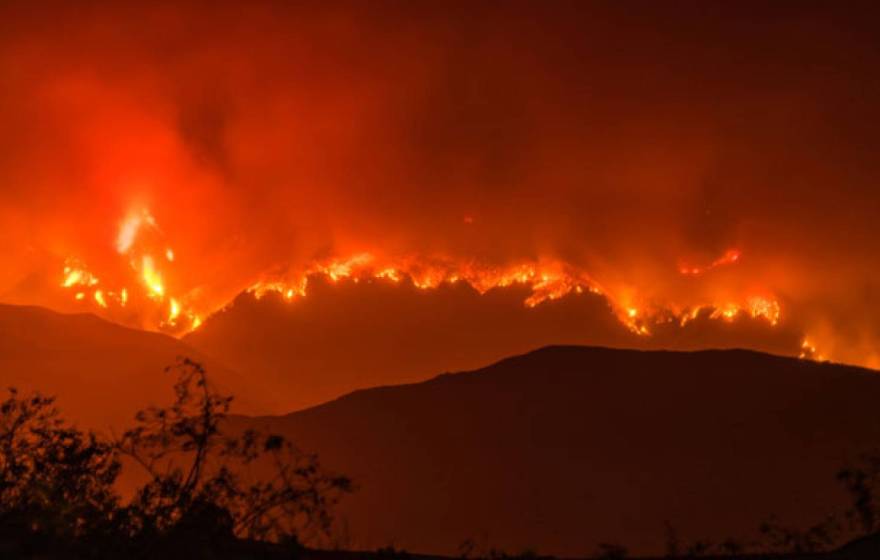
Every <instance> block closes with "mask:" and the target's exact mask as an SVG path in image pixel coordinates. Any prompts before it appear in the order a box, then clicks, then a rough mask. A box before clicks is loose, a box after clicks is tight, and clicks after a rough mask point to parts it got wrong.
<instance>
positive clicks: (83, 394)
mask: <svg viewBox="0 0 880 560" xmlns="http://www.w3.org/2000/svg"><path fill="white" fill-rule="evenodd" d="M177 356H190V357H192V358H194V359H200V360H202V361H204V362H205V365H206V366H207V367H209V368H210V370H211V377H212V381H213V382H214V383H216V384H217V385H218V386H219V387H221V388H222V389H223V390H224V391H226V392H233V393H235V394H236V395H237V399H236V404H237V405H238V410H239V411H241V412H244V413H253V412H256V411H259V410H265V409H264V408H261V407H260V406H258V403H259V397H258V396H257V395H255V393H254V392H253V391H252V390H251V389H250V387H249V384H248V383H247V382H246V379H243V378H241V377H240V376H238V375H236V374H234V373H233V372H232V371H231V370H229V369H228V368H225V367H223V366H221V365H220V364H219V362H217V361H216V360H211V359H206V358H204V357H203V356H202V354H201V353H200V352H198V351H196V350H194V349H193V348H191V347H189V346H187V345H186V344H184V343H182V342H180V341H178V340H176V339H174V338H171V337H169V336H165V335H162V334H156V333H148V332H144V331H139V330H133V329H128V328H125V327H120V326H118V325H115V324H113V323H109V322H107V321H104V320H102V319H99V318H97V317H95V316H94V315H89V314H78V315H64V314H60V313H55V312H53V311H49V310H47V309H43V308H39V307H22V306H12V305H0V387H4V388H5V387H9V386H15V387H17V388H19V389H21V390H39V391H41V392H43V393H44V394H47V395H55V396H57V397H58V406H59V407H60V408H61V410H62V411H63V412H64V413H65V415H66V416H67V417H69V418H71V419H72V420H75V421H77V422H79V423H81V424H82V425H84V426H88V427H92V428H100V429H103V428H108V427H111V426H112V427H115V428H119V427H120V426H121V425H123V424H125V423H127V422H129V421H131V420H132V415H133V414H134V411H136V410H138V409H140V408H143V407H144V406H146V405H150V404H157V403H164V402H165V401H167V400H168V395H170V394H171V386H172V384H173V381H174V379H173V377H172V376H170V375H166V374H164V373H163V372H164V369H165V367H166V366H169V365H172V364H174V363H175V361H176V357H177Z"/></svg>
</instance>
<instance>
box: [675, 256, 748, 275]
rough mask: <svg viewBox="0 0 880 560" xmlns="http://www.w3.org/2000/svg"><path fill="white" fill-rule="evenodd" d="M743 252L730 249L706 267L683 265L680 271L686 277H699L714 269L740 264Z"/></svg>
mask: <svg viewBox="0 0 880 560" xmlns="http://www.w3.org/2000/svg"><path fill="white" fill-rule="evenodd" d="M740 257H742V252H741V251H740V250H739V249H728V250H727V252H725V253H724V254H723V255H722V256H720V257H718V258H717V259H715V260H714V261H712V262H711V263H709V264H708V265H706V266H688V265H682V266H680V267H679V269H678V271H679V272H680V273H681V274H684V275H685V276H699V275H701V274H703V273H705V272H707V271H709V270H712V269H713V268H718V267H720V266H726V265H731V264H735V263H737V262H739V259H740Z"/></svg>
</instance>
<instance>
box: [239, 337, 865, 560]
mask: <svg viewBox="0 0 880 560" xmlns="http://www.w3.org/2000/svg"><path fill="white" fill-rule="evenodd" d="M877 402H880V377H878V376H877V375H876V373H875V372H872V371H869V370H863V369H858V368H852V367H844V366H838V365H832V364H820V363H814V362H808V361H801V360H796V359H789V358H781V357H776V356H771V355H766V354H760V353H755V352H747V351H702V352H694V353H680V352H657V351H652V352H639V351H623V350H609V349H600V348H588V347H550V348H545V349H542V350H538V351H535V352H532V353H529V354H526V355H523V356H518V357H514V358H510V359H506V360H503V361H501V362H499V363H497V364H494V365H492V366H489V367H486V368H483V369H480V370H477V371H473V372H468V373H460V374H446V375H441V376H439V377H436V378H434V379H432V380H430V381H427V382H423V383H418V384H413V385H403V386H395V387H381V388H375V389H370V390H364V391H358V392H355V393H352V394H350V395H347V396H345V397H343V398H340V399H338V400H335V401H333V402H330V403H327V404H325V405H322V406H318V407H315V408H311V409H308V410H304V411H301V412H297V413H294V414H290V415H287V416H283V417H264V418H259V419H250V420H248V421H247V423H248V424H251V425H253V424H256V425H259V426H261V427H263V428H268V429H272V430H276V431H280V432H283V433H285V434H287V435H289V436H291V437H293V438H295V440H296V441H297V442H298V443H299V444H300V445H301V446H302V447H303V448H305V449H308V450H312V451H316V452H317V453H318V454H319V455H320V457H321V459H322V462H323V463H324V464H325V465H328V466H329V467H331V468H333V469H337V470H340V471H342V472H345V473H347V474H349V475H351V476H352V477H354V479H355V480H356V481H357V483H358V484H359V486H360V490H359V491H358V492H357V493H356V494H355V495H354V496H352V497H350V498H348V499H347V500H346V502H345V504H344V507H343V510H344V515H345V516H346V518H347V526H348V528H349V530H350V533H351V537H352V544H353V545H354V546H356V547H359V548H372V547H376V546H384V545H387V544H389V543H394V544H395V545H396V546H398V547H404V548H406V549H409V550H415V551H419V552H425V553H447V554H448V553H453V552H454V551H455V549H456V547H457V546H458V545H459V543H461V542H462V541H463V540H464V539H466V538H474V539H475V540H477V541H478V542H486V543H489V544H490V545H491V546H496V547H499V548H503V549H506V550H509V551H518V550H522V549H524V548H527V547H534V548H537V549H538V550H539V551H540V552H542V553H549V554H555V555H560V556H567V557H577V556H584V555H586V554H589V553H591V552H592V551H594V550H595V546H596V543H597V542H621V543H625V544H626V545H627V546H628V547H629V548H630V550H631V551H632V552H634V553H636V554H657V553H661V552H662V551H663V546H664V542H665V540H664V539H665V537H664V527H663V523H664V521H668V522H669V523H671V524H672V525H673V526H675V527H676V529H677V531H678V533H679V535H680V536H681V537H682V538H683V539H685V540H687V539H690V540H695V539H699V538H711V539H721V538H724V537H753V536H755V533H756V528H757V526H758V524H759V523H760V522H761V521H764V520H765V519H767V518H768V517H769V516H770V515H771V514H775V515H777V516H779V518H780V519H781V520H782V521H783V522H784V523H786V524H789V525H792V526H795V527H797V526H806V525H807V524H809V523H813V522H815V521H817V520H819V519H820V518H821V517H822V516H824V515H825V514H827V513H829V512H832V511H836V510H837V509H838V507H839V506H840V505H842V503H843V502H844V500H845V496H844V494H843V492H842V490H841V489H840V488H839V487H838V485H837V483H836V482H835V480H834V477H835V473H836V471H837V470H838V469H839V468H840V467H841V466H842V465H843V464H844V463H845V462H846V461H847V460H848V459H849V458H851V457H853V456H854V455H855V454H857V453H858V452H860V451H862V450H865V449H867V448H869V447H871V446H873V445H875V444H877V443H880V415H878V414H877V413H876V403H877Z"/></svg>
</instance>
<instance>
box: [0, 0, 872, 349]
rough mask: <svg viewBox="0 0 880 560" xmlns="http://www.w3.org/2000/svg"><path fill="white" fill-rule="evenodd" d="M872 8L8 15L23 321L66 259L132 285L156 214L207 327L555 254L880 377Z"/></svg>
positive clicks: (314, 7) (356, 7) (135, 8)
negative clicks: (204, 311)
mask: <svg viewBox="0 0 880 560" xmlns="http://www.w3.org/2000/svg"><path fill="white" fill-rule="evenodd" d="M872 12H873V10H872V7H871V6H870V5H867V4H864V5H863V4H858V3H845V5H844V4H835V5H832V4H831V3H818V2H817V3H813V2H773V3H751V2H737V3H722V2H673V3H656V2H627V3H619V2H551V3H547V2H504V3H497V2H462V3H449V2H416V3H412V2H336V3H296V4H295V5H292V4H291V3H286V2H253V3H246V4H244V3H240V2H213V3H196V2H174V3H171V2H167V3H166V2H149V3H148V2H133V3H126V4H125V5H119V4H115V3H94V2H85V3H76V4H75V5H74V4H71V3H61V2H58V3H53V2H27V3H25V2H21V3H16V2H9V3H4V4H3V7H0V21H2V23H0V128H2V130H3V134H2V135H0V225H2V230H0V247H2V250H3V252H4V254H6V255H7V261H8V262H7V264H6V266H5V267H4V268H5V270H4V271H3V272H2V273H0V295H2V294H5V295H2V296H0V297H3V298H4V299H6V300H12V301H28V302H32V303H42V304H52V303H53V302H54V300H53V298H54V297H56V296H55V295H54V292H53V290H52V288H53V287H55V286H56V284H57V282H56V279H55V277H54V276H53V274H57V272H56V271H57V269H58V267H59V266H60V264H59V263H61V262H62V261H63V260H64V259H65V258H67V257H69V256H71V255H73V256H76V257H77V258H79V259H81V260H83V261H84V262H87V263H89V265H90V268H92V269H94V270H96V271H97V272H98V273H99V274H100V275H101V276H102V278H109V279H114V278H117V279H120V281H121V279H122V278H123V277H124V276H125V275H126V274H127V273H128V271H127V268H126V266H125V264H124V263H120V259H119V258H118V255H116V254H115V253H114V249H113V238H114V235H115V231H116V228H117V227H118V225H119V221H120V219H122V217H123V216H124V215H125V214H126V213H127V212H130V211H131V209H132V208H133V207H141V206H142V207H148V208H149V209H150V211H151V212H152V214H153V215H155V217H156V220H157V222H158V223H159V224H160V225H161V228H162V235H163V236H164V238H166V239H168V240H169V243H173V245H174V248H175V252H176V253H177V255H178V259H177V260H176V269H175V272H174V273H173V276H172V277H171V279H170V281H171V282H173V283H176V285H177V286H178V287H179V289H180V290H183V291H186V292H187V293H189V294H193V295H192V297H193V298H200V299H201V300H202V301H204V302H207V303H206V305H211V306H214V307H219V306H221V305H223V303H225V302H227V301H230V300H231V299H232V298H233V297H234V296H235V295H236V294H237V293H239V292H240V291H241V290H242V289H244V288H246V287H248V286H249V285H251V284H253V283H254V282H255V281H257V280H259V279H260V278H261V277H262V276H263V275H265V274H266V273H267V272H269V271H274V270H286V269H295V268H297V267H299V266H304V265H305V264H306V263H308V262H310V261H312V260H313V259H316V258H325V257H329V256H333V255H345V254H350V253H352V252H357V251H370V252H373V253H378V254H383V255H388V256H395V255H408V256H409V255H428V256H430V255H444V256H446V257H449V258H461V259H466V260H468V261H478V262H486V263H495V264H503V263H507V262H512V261H516V260H521V259H539V258H553V259H560V260H562V261H565V262H567V263H571V264H572V265H574V266H578V267H582V268H583V269H584V270H586V271H588V272H589V274H590V275H591V276H593V277H595V278H596V279H597V281H598V282H600V283H601V284H602V285H604V286H610V287H611V288H612V290H618V291H619V290H632V291H634V292H636V293H638V294H639V295H640V297H641V298H643V299H645V300H648V301H656V302H659V303H667V302H684V303H690V304H694V303H700V302H705V301H712V300H717V299H724V298H731V297H734V296H736V297H739V298H740V299H741V298H742V297H743V295H744V294H753V293H755V294H767V295H771V296H773V297H775V298H777V299H779V300H780V301H782V302H783V303H784V304H785V306H784V308H783V312H784V313H787V314H789V316H793V317H796V318H797V320H798V321H801V324H802V325H803V330H804V331H805V332H809V333H811V334H813V336H816V337H820V338H822V339H823V340H824V341H825V343H826V345H827V346H828V351H829V352H832V353H833V355H834V356H835V357H839V359H844V360H848V361H856V362H859V363H869V364H874V365H876V360H877V359H878V358H877V354H876V350H873V348H874V346H875V341H876V335H877V333H878V331H880V325H878V322H877V317H878V316H880V303H878V295H877V293H878V292H877V290H878V280H877V272H876V271H877V270H878V269H880V268H878V265H880V262H878V261H880V258H878V252H877V245H878V234H877V226H876V223H875V221H876V217H877V216H878V215H880V194H878V191H877V179H878V162H877V158H876V153H877V148H878V141H877V135H876V130H875V123H876V122H878V117H880V115H878V113H880V110H878V102H877V99H880V96H878V93H880V86H878V78H877V73H876V68H877V65H878V62H880V60H878V59H880V56H878V44H877V41H876V37H875V30H874V29H873V28H872V27H873V26H872V22H873V21H874V18H873V17H872V16H873V13H872ZM731 247H736V248H738V249H739V250H741V251H742V254H743V259H742V260H741V262H739V263H737V265H736V266H735V267H730V268H729V269H727V268H725V269H724V270H719V271H713V272H711V273H707V274H706V275H704V277H701V278H699V279H688V278H682V277H681V275H680V274H679V273H678V267H679V264H680V263H681V262H683V261H684V262H697V263H704V262H711V261H712V260H713V259H715V258H717V257H718V256H719V255H721V254H723V253H724V252H725V251H726V250H728V249H730V248H731ZM169 274H170V273H169ZM872 360H873V361H872Z"/></svg>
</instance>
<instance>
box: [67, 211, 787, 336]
mask: <svg viewBox="0 0 880 560" xmlns="http://www.w3.org/2000/svg"><path fill="white" fill-rule="evenodd" d="M145 227H148V228H149V231H151V232H153V233H151V234H150V236H148V237H143V236H142V233H143V232H144V231H145V229H144V228H145ZM161 237H162V236H161V231H160V229H159V226H158V223H157V221H156V219H155V218H154V217H153V215H152V213H150V211H149V210H147V209H140V210H138V211H134V212H131V213H130V214H129V215H128V217H127V218H126V219H125V220H123V221H122V222H121V223H120V226H119V231H118V233H117V237H116V250H117V253H119V254H120V255H123V256H125V257H126V258H127V259H128V264H129V267H130V268H131V270H132V271H134V272H135V273H136V274H137V278H138V280H139V282H138V284H139V287H137V288H136V287H134V286H122V287H119V289H117V290H108V289H106V288H102V289H97V287H96V286H97V285H98V284H99V280H98V278H97V277H96V276H95V275H93V274H92V273H91V272H89V271H88V269H87V268H86V267H85V266H84V265H83V264H82V263H81V262H80V261H78V260H76V259H72V258H71V259H68V260H67V261H66V263H65V267H64V276H63V279H62V283H61V285H62V287H64V288H66V289H71V288H75V289H76V293H75V299H76V300H78V301H85V300H86V297H85V296H86V291H87V290H91V295H92V299H93V300H94V302H95V304H96V305H97V306H98V307H99V308H101V309H104V310H108V311H112V308H114V307H120V308H122V307H126V306H127V305H129V304H130V302H131V301H132V294H133V291H134V292H135V293H137V296H136V298H137V299H136V301H137V302H138V305H139V306H144V305H148V304H147V302H153V304H149V305H154V306H157V307H156V312H157V313H159V317H161V318H160V319H158V320H157V321H156V322H155V323H153V324H151V325H147V326H148V327H150V326H152V328H155V329H159V330H166V331H169V332H174V333H178V334H184V333H186V332H189V331H191V330H193V329H196V328H198V327H199V325H201V324H202V316H203V313H213V312H214V311H216V309H217V308H216V307H210V306H206V305H205V304H204V302H202V303H201V306H196V305H194V303H193V301H194V299H193V297H191V296H190V295H187V294H179V293H170V292H169V288H168V284H167V283H166V281H165V273H164V272H163V271H162V270H161V269H160V264H162V263H164V265H165V266H172V265H174V264H175V263H176V255H175V253H174V250H173V249H172V248H171V247H170V246H168V245H167V244H166V243H165V242H164V240H161V239H160V238H161ZM157 239H158V241H157ZM160 242H161V244H159V243H160ZM156 255H160V256H162V257H164V258H159V259H157V258H156ZM740 256H741V253H740V251H739V250H737V249H731V250H729V251H727V252H726V253H725V254H724V255H723V256H722V257H720V258H718V259H716V260H715V261H713V262H712V263H710V264H709V265H707V266H704V267H687V268H683V269H682V272H683V273H684V274H687V275H693V274H701V273H702V272H704V271H706V270H710V269H712V268H715V267H718V266H725V265H729V264H733V263H735V262H737V261H739V259H740ZM316 276H320V277H323V278H325V279H326V280H327V281H329V282H331V283H338V282H342V281H344V280H350V281H352V282H361V281H384V282H390V283H392V284H401V283H407V284H409V285H412V286H414V287H416V288H418V289H420V290H431V289H437V288H439V287H441V286H443V285H451V284H456V283H459V282H464V283H466V284H468V285H469V286H471V287H472V288H473V289H474V290H476V291H477V292H478V293H480V294H485V293H486V292H488V291H490V290H493V289H497V288H505V287H509V286H522V287H523V288H526V289H527V290H528V293H527V295H526V296H525V298H524V300H523V305H525V306H527V307H536V306H539V305H542V304H544V303H546V302H548V301H553V300H557V299H559V298H562V297H565V296H568V295H572V294H573V295H580V294H584V293H590V294H598V295H602V296H604V297H606V298H607V300H608V302H609V303H610V305H611V307H612V310H613V312H614V313H615V315H616V316H617V318H618V319H619V320H620V322H621V324H623V325H624V326H625V327H626V328H627V329H629V330H630V331H631V332H632V333H634V334H636V335H638V336H650V335H651V332H652V325H655V324H657V323H660V322H667V321H676V322H677V323H678V324H680V325H681V326H684V325H686V324H687V323H688V322H690V321H692V320H694V319H696V318H697V317H698V316H700V314H701V313H704V312H705V313H706V315H707V316H708V317H709V318H710V319H717V320H723V321H734V320H735V319H736V318H737V317H739V316H741V315H743V316H749V317H752V318H755V319H762V320H764V321H766V322H767V323H769V324H771V325H776V324H778V322H779V320H780V316H781V307H780V305H779V303H778V302H777V301H776V300H775V299H774V298H772V297H768V296H766V295H760V296H758V295H754V296H751V297H748V298H746V299H745V300H742V301H729V300H728V301H722V302H720V303H719V302H715V301H706V302H704V303H701V304H699V305H695V306H690V307H685V308H676V307H675V306H673V305H670V304H664V303H663V302H655V301H642V300H641V299H640V298H639V297H638V291H637V290H635V289H634V288H632V287H626V288H625V289H609V288H608V287H606V286H601V285H600V284H599V283H598V282H597V281H596V280H595V279H594V278H592V277H591V276H590V275H588V274H587V273H586V272H585V271H583V270H581V269H579V268H577V267H574V266H571V265H568V264H566V263H564V262H562V261H558V260H553V259H539V260H534V261H523V262H519V263H512V264H509V265H504V266H493V265H485V264H482V263H479V262H476V261H467V262H461V261H456V260H454V259H449V258H444V257H443V256H434V257H432V258H419V257H414V256H411V257H405V258H398V259H387V258H380V257H378V256H376V255H374V254H372V253H369V252H360V253H355V254H352V255H351V256H348V257H344V258H331V259H326V260H320V261H315V262H313V263H312V264H311V265H308V266H305V267H303V268H302V269H301V270H299V271H298V272H296V271H292V272H290V273H288V274H286V275H281V276H277V277H275V278H266V279H264V280H261V281H258V282H256V283H254V284H253V285H252V286H251V287H250V288H249V289H248V290H249V291H250V292H252V293H254V294H255V296H256V297H257V298H261V297H263V296H264V295H265V294H267V293H270V292H271V293H278V294H281V295H282V297H283V299H284V300H287V301H291V300H293V299H295V298H299V297H306V296H307V294H308V287H309V279H310V278H314V277H316Z"/></svg>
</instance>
